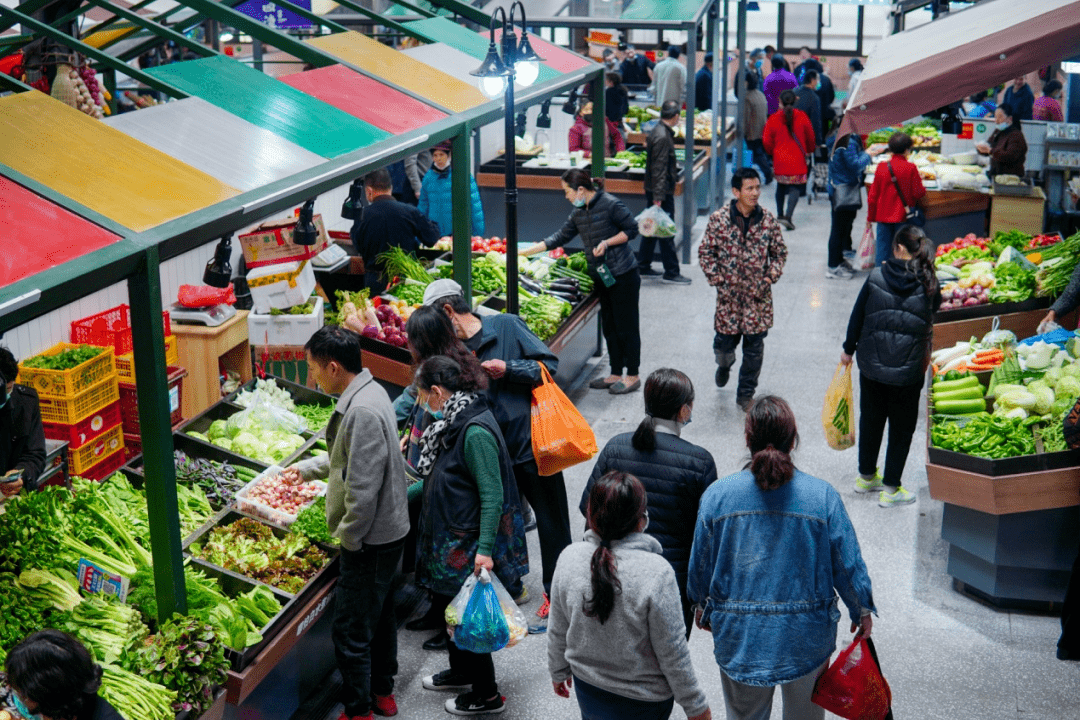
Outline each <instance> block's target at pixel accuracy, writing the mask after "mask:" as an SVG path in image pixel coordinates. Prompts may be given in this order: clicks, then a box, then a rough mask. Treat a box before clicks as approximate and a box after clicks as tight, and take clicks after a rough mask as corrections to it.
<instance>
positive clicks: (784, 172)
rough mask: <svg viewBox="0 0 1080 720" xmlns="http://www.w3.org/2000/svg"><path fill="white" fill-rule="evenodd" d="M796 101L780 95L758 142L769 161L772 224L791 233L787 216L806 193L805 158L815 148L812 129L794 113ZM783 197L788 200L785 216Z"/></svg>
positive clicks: (799, 112)
mask: <svg viewBox="0 0 1080 720" xmlns="http://www.w3.org/2000/svg"><path fill="white" fill-rule="evenodd" d="M796 99H797V98H796V96H795V93H793V92H792V91H791V90H785V91H784V92H782V93H780V110H778V111H776V112H775V113H773V115H772V117H770V118H769V119H768V121H767V122H766V123H765V134H764V135H763V136H762V138H761V141H762V143H763V144H764V146H765V152H767V153H769V155H771V156H772V159H773V173H774V176H775V178H776V220H777V222H779V223H780V224H781V225H783V226H784V227H786V228H787V229H788V230H794V229H795V224H794V223H793V222H791V214H792V213H793V212H795V205H796V204H798V202H799V197H800V196H801V195H802V194H803V193H805V192H806V178H807V175H808V174H809V172H810V168H809V166H808V165H807V164H806V155H807V153H808V152H812V151H813V149H814V147H815V145H814V142H815V141H814V127H813V125H811V124H810V118H808V117H807V116H806V113H804V112H803V111H802V110H796V109H795V101H796ZM784 197H787V199H788V201H787V212H786V213H785V212H784Z"/></svg>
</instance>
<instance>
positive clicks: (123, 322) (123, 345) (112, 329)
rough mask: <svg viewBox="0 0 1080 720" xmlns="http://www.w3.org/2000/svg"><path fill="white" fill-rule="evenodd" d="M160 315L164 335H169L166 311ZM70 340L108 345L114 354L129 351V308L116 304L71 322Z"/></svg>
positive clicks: (170, 332)
mask: <svg viewBox="0 0 1080 720" xmlns="http://www.w3.org/2000/svg"><path fill="white" fill-rule="evenodd" d="M161 317H162V320H163V324H164V327H165V335H166V336H168V335H171V334H172V324H171V323H170V322H169V313H168V311H165V312H163V313H161ZM71 342H73V343H84V344H87V345H101V346H108V347H111V348H112V349H113V354H115V355H124V354H126V353H129V352H131V308H129V307H128V306H127V305H117V306H116V307H114V308H113V309H111V310H106V311H105V312H100V313H98V314H97V315H91V316H90V317H85V318H83V319H82V320H76V321H75V322H73V323H71Z"/></svg>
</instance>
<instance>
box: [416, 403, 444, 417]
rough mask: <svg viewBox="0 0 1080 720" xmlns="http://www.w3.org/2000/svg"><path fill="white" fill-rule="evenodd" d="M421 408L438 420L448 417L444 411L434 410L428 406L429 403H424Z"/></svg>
mask: <svg viewBox="0 0 1080 720" xmlns="http://www.w3.org/2000/svg"><path fill="white" fill-rule="evenodd" d="M420 407H422V408H424V411H425V412H427V414H428V415H430V416H431V417H433V418H435V419H436V420H442V419H443V418H444V417H446V416H445V415H444V414H443V411H442V410H432V409H431V405H428V403H427V401H424V403H423V404H422V405H421V406H420Z"/></svg>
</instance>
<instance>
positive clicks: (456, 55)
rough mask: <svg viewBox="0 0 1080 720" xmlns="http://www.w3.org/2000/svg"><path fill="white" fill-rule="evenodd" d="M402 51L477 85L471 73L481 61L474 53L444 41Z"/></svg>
mask: <svg viewBox="0 0 1080 720" xmlns="http://www.w3.org/2000/svg"><path fill="white" fill-rule="evenodd" d="M401 52H402V53H404V54H405V55H408V56H409V57H412V58H415V59H417V60H419V61H420V62H422V63H427V64H428V65H431V66H432V67H436V66H437V67H438V68H439V69H440V70H442V71H443V72H444V73H446V74H447V75H451V76H453V77H455V78H457V79H458V80H460V81H461V82H466V83H472V84H473V85H474V86H475V85H476V82H477V78H476V77H474V76H473V75H471V73H472V71H473V70H475V69H476V68H477V67H479V66H480V62H479V61H478V60H477V59H476V58H474V57H473V56H472V55H469V54H468V53H466V52H463V51H461V50H458V49H457V48H455V47H451V46H449V45H444V44H443V43H430V44H428V45H417V46H416V47H411V48H407V49H405V50H402V51H401ZM514 87H515V88H516V89H517V90H524V89H525V86H524V85H522V84H521V83H514ZM500 99H501V98H500Z"/></svg>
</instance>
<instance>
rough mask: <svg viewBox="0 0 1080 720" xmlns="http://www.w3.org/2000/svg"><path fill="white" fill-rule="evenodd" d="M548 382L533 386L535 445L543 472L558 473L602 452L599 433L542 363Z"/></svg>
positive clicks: (537, 462)
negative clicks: (597, 438)
mask: <svg viewBox="0 0 1080 720" xmlns="http://www.w3.org/2000/svg"><path fill="white" fill-rule="evenodd" d="M540 372H541V373H542V374H543V376H544V382H543V383H542V384H541V385H539V386H537V387H535V388H533V395H532V446H533V455H534V456H535V457H536V466H537V467H538V468H539V471H540V474H541V475H554V474H555V473H557V472H560V471H562V470H565V469H566V468H568V467H571V466H573V465H577V464H578V463H580V462H584V461H586V460H588V459H589V458H591V457H592V456H593V455H595V454H596V453H597V452H598V448H597V447H596V436H595V435H593V431H592V428H591V427H589V423H588V422H586V421H585V418H584V417H582V416H581V413H579V412H578V409H577V408H576V407H574V403H572V402H570V398H568V397H566V395H565V393H563V391H562V390H560V389H559V386H558V385H556V384H555V381H554V380H552V379H551V373H549V372H548V369H547V368H546V367H544V363H540Z"/></svg>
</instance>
